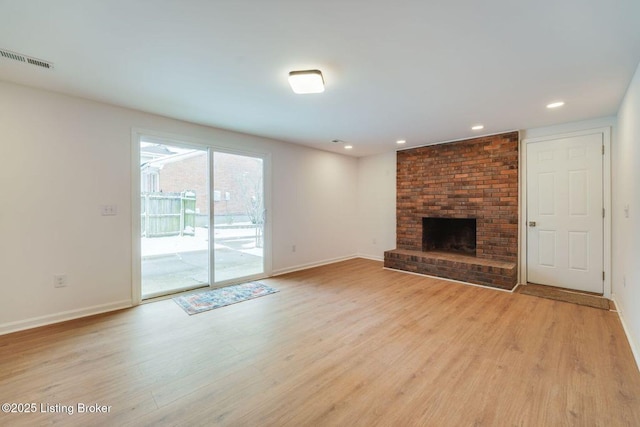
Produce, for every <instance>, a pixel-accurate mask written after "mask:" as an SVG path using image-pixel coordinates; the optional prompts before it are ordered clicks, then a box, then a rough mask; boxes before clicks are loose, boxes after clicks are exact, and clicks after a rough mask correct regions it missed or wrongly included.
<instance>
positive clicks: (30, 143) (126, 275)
mask: <svg viewBox="0 0 640 427" xmlns="http://www.w3.org/2000/svg"><path fill="white" fill-rule="evenodd" d="M132 128H138V129H147V130H153V131H157V132H160V133H170V134H173V135H183V136H184V137H187V138H191V139H196V140H202V141H210V142H211V144H214V145H218V146H226V147H232V148H237V149H247V150H252V151H258V152H268V153H271V160H272V171H273V179H272V195H273V203H272V212H271V216H270V218H271V219H272V220H273V228H272V231H273V236H274V237H273V270H274V272H278V271H286V270H291V269H295V268H298V267H300V266H303V265H313V264H319V263H323V262H326V261H329V260H335V259H342V258H346V257H350V256H353V255H355V254H356V252H357V245H356V243H355V242H356V241H357V239H356V222H355V221H356V213H357V212H356V203H357V195H356V193H357V179H358V174H357V169H358V161H357V159H355V158H351V157H347V156H342V155H338V154H332V153H328V152H323V151H318V150H313V149H310V148H305V147H301V146H297V145H293V144H287V143H283V142H278V141H273V140H268V139H265V138H259V137H254V136H249V135H243V134H239V133H234V132H228V131H223V130H218V129H213V128H210V127H205V126H198V125H194V124H190V123H186V122H181V121H177V120H172V119H168V118H164V117H160V116H155V115H151V114H146V113H142V112H138V111H134V110H128V109H125V108H119V107H114V106H109V105H106V104H101V103H98V102H93V101H87V100H83V99H78V98H73V97H68V96H64V95H60V94H55V93H50V92H45V91H41V90H37V89H31V88H27V87H23V86H17V85H13V84H9V83H3V82H0V130H1V131H2V146H1V148H0V156H1V158H2V160H3V161H2V166H1V167H0V188H1V190H2V191H1V192H0V194H1V197H0V333H5V332H9V331H12V330H18V329H23V328H27V327H32V326H36V325H40V324H45V323H51V322H54V321H59V320H64V319H67V318H73V317H78V316H82V315H87V314H91V313H95V312H100V311H106V310H111V309H114V308H118V307H126V306H129V305H130V304H131V301H132V296H131V289H132V283H131V281H132V279H131V276H132V233H131V226H132V221H131V215H132V212H131V185H132V184H131V179H132V176H131V173H132V172H131V171H132V164H131V162H132V154H131V144H132V142H131V139H132V138H131V134H132ZM104 204H116V205H117V206H118V215H117V216H113V217H104V216H101V215H100V205H104ZM293 244H296V245H297V251H296V252H295V253H294V252H292V251H291V245H293ZM54 274H66V275H67V276H68V281H69V286H68V287H66V288H60V289H55V288H54V287H53V275H54Z"/></svg>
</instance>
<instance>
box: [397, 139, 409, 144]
mask: <svg viewBox="0 0 640 427" xmlns="http://www.w3.org/2000/svg"><path fill="white" fill-rule="evenodd" d="M406 143H407V141H406V140H404V139H399V140H397V141H396V144H406Z"/></svg>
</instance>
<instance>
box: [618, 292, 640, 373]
mask: <svg viewBox="0 0 640 427" xmlns="http://www.w3.org/2000/svg"><path fill="white" fill-rule="evenodd" d="M611 299H612V300H613V302H614V303H615V305H616V309H617V310H618V317H619V318H620V323H622V329H623V330H624V334H625V335H626V336H627V342H628V343H629V347H631V352H632V353H633V358H634V359H635V360H636V367H637V368H638V370H639V371H640V347H638V346H637V345H636V342H635V341H634V339H633V337H632V336H631V333H630V332H629V328H628V327H627V323H626V322H625V321H624V313H623V312H622V308H621V307H620V304H618V301H617V300H616V296H615V295H614V294H612V295H611Z"/></svg>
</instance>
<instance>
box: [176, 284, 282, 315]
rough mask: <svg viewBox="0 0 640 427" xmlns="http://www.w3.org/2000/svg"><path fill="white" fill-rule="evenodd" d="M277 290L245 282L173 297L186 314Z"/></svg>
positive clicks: (196, 312)
mask: <svg viewBox="0 0 640 427" xmlns="http://www.w3.org/2000/svg"><path fill="white" fill-rule="evenodd" d="M275 292H278V290H277V289H275V288H272V287H271V286H267V285H265V284H264V283H261V282H247V283H242V284H240V285H233V286H227V287H224V288H220V289H213V290H211V291H204V292H197V293H195V294H189V295H183V296H179V297H175V298H173V300H174V301H175V302H176V304H178V305H179V306H180V307H182V309H183V310H184V311H186V312H187V314H189V315H192V314H198V313H202V312H203V311H208V310H213V309H214V308H220V307H224V306H227V305H231V304H235V303H237V302H242V301H246V300H250V299H253V298H258V297H261V296H264V295H269V294H273V293H275Z"/></svg>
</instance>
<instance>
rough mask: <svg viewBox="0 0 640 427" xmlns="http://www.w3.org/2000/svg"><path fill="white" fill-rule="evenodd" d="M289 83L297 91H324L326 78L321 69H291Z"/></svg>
mask: <svg viewBox="0 0 640 427" xmlns="http://www.w3.org/2000/svg"><path fill="white" fill-rule="evenodd" d="M289 84H290V85H291V89H293V91H294V92H295V93H300V94H305V93H320V92H324V79H323V78H322V73H321V72H320V70H303V71H291V72H290V73H289Z"/></svg>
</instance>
